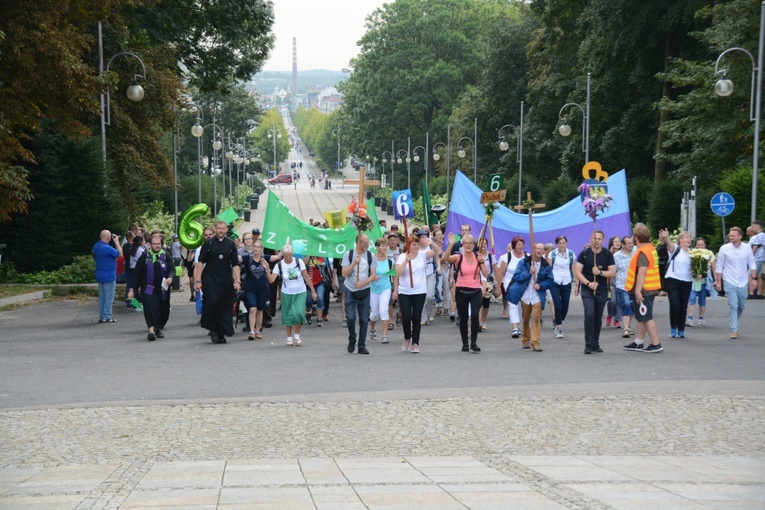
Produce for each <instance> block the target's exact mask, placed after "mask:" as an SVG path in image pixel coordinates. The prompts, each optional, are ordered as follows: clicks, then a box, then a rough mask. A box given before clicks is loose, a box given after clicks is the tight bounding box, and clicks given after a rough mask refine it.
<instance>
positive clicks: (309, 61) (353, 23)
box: [263, 0, 391, 71]
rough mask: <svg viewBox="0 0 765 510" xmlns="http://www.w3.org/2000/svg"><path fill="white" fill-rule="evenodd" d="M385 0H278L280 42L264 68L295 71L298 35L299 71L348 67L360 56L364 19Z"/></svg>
mask: <svg viewBox="0 0 765 510" xmlns="http://www.w3.org/2000/svg"><path fill="white" fill-rule="evenodd" d="M390 1H391V0H388V1H387V2H386V1H384V0H274V14H275V17H276V19H275V21H274V26H273V32H274V35H275V36H276V44H275V45H274V49H273V50H272V51H271V55H270V58H269V59H268V61H266V63H265V65H264V66H263V70H264V71H292V38H293V37H297V57H298V58H297V60H298V71H309V70H312V69H328V70H331V71H339V70H341V69H343V68H347V67H348V62H349V61H350V59H352V58H353V57H355V56H356V55H358V53H359V47H358V46H356V42H357V41H358V40H359V39H361V36H362V35H364V32H365V29H364V18H366V16H367V15H368V14H370V13H371V12H372V11H374V10H375V9H376V8H377V7H381V6H382V5H383V4H384V3H390Z"/></svg>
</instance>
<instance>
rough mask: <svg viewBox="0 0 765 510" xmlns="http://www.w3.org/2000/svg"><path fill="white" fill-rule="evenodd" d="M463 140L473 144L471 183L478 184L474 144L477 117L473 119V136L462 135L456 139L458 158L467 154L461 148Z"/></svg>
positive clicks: (476, 151)
mask: <svg viewBox="0 0 765 510" xmlns="http://www.w3.org/2000/svg"><path fill="white" fill-rule="evenodd" d="M463 140H464V141H469V142H470V143H472V144H473V183H474V184H475V185H476V186H477V185H478V182H477V178H478V158H477V156H478V150H477V146H476V142H477V141H478V119H477V118H476V119H475V120H474V121H473V138H470V137H467V136H463V137H462V138H460V139H459V140H457V156H459V157H460V158H464V157H465V155H466V154H467V153H466V152H465V149H463V148H462V142H463Z"/></svg>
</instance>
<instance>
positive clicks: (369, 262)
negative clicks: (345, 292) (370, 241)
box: [347, 250, 372, 276]
mask: <svg viewBox="0 0 765 510" xmlns="http://www.w3.org/2000/svg"><path fill="white" fill-rule="evenodd" d="M347 255H348V264H351V263H353V250H349V251H348V253H347ZM367 266H368V269H367V276H369V275H370V274H372V252H371V251H369V250H367Z"/></svg>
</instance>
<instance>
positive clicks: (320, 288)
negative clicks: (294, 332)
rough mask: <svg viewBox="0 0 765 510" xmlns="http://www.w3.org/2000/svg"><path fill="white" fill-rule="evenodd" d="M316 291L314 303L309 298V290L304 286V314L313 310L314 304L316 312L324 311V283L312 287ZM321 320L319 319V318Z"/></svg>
mask: <svg viewBox="0 0 765 510" xmlns="http://www.w3.org/2000/svg"><path fill="white" fill-rule="evenodd" d="M313 288H314V289H315V290H316V301H314V300H313V298H312V297H311V289H309V288H308V287H307V286H306V291H307V292H306V293H305V311H306V313H310V312H311V308H313V305H314V303H316V309H317V310H324V282H321V283H320V284H318V285H314V287H313ZM319 318H320V319H321V317H319Z"/></svg>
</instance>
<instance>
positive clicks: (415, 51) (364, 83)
mask: <svg viewBox="0 0 765 510" xmlns="http://www.w3.org/2000/svg"><path fill="white" fill-rule="evenodd" d="M485 8H486V7H483V6H482V2H477V1H475V0H469V1H464V0H399V1H397V2H394V3H388V4H385V5H384V6H383V7H381V8H378V9H376V10H375V11H374V12H373V13H372V14H370V15H369V16H368V17H367V22H366V28H367V32H366V33H365V34H364V36H363V37H362V38H361V40H360V41H359V45H360V47H361V51H360V54H359V56H358V57H357V58H356V59H354V60H353V61H352V62H351V67H352V68H353V74H352V75H351V76H350V78H349V79H348V81H346V82H344V83H343V84H341V86H340V89H341V91H342V92H343V93H344V94H345V96H344V107H343V113H342V115H343V117H344V118H345V119H348V121H347V123H345V122H344V123H343V126H342V128H343V133H344V134H345V135H347V136H348V137H349V139H350V142H351V145H350V148H351V152H352V153H353V152H355V153H357V154H361V155H364V154H370V155H371V154H382V152H383V151H385V150H390V144H391V140H394V143H395V144H396V147H395V150H396V151H398V150H399V149H401V148H404V147H405V145H404V144H405V143H406V142H405V140H406V139H407V137H410V136H411V137H412V140H413V142H414V143H413V145H423V144H424V141H425V136H424V135H425V132H430V133H431V139H432V140H435V139H441V138H443V139H444V140H445V138H446V126H447V124H448V123H449V115H450V114H451V111H452V109H453V108H454V106H455V105H456V103H457V100H458V99H459V94H460V93H461V91H463V90H464V89H465V87H466V86H467V85H469V84H473V83H475V82H477V80H478V77H479V76H480V69H481V67H482V64H483V53H482V51H481V50H482V46H481V43H480V40H481V37H480V35H481V29H482V23H481V19H482V17H481V14H482V13H483V9H485ZM396 174H397V177H398V176H399V175H400V174H401V172H396ZM419 177H420V176H419V175H416V174H413V175H412V179H413V180H417V179H419Z"/></svg>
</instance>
